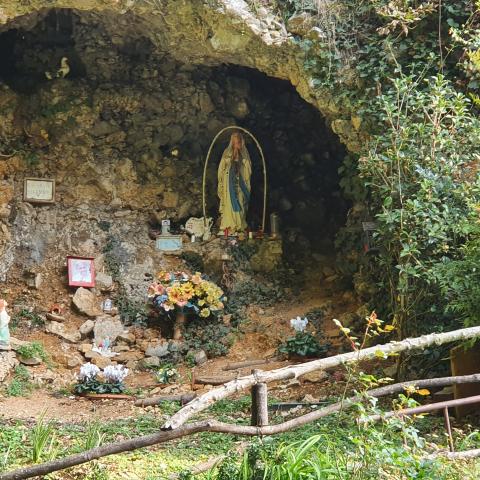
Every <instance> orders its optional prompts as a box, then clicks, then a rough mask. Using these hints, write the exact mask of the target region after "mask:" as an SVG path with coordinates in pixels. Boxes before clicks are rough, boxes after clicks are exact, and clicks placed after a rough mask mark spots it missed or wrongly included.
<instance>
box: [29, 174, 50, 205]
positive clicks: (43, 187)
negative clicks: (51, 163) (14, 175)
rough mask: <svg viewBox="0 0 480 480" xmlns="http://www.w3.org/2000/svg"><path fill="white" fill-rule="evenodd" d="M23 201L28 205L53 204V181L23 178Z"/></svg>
mask: <svg viewBox="0 0 480 480" xmlns="http://www.w3.org/2000/svg"><path fill="white" fill-rule="evenodd" d="M23 200H24V201H25V202H30V203H54V202H55V180H52V179H48V178H25V179H24V181H23Z"/></svg>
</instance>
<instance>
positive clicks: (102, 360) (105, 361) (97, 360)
mask: <svg viewBox="0 0 480 480" xmlns="http://www.w3.org/2000/svg"><path fill="white" fill-rule="evenodd" d="M91 362H92V363H93V364H94V365H96V366H97V367H98V368H101V369H102V370H103V369H104V368H105V367H108V366H109V365H112V360H111V359H110V358H108V357H102V355H98V354H97V355H96V356H95V357H93V358H92V359H91Z"/></svg>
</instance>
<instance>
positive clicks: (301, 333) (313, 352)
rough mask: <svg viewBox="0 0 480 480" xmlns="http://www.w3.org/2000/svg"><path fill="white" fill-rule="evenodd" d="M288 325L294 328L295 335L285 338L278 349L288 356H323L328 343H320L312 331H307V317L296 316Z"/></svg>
mask: <svg viewBox="0 0 480 480" xmlns="http://www.w3.org/2000/svg"><path fill="white" fill-rule="evenodd" d="M290 326H291V327H292V328H293V329H294V330H295V336H294V337H290V338H287V340H286V341H285V342H284V343H282V344H281V345H280V347H279V348H278V351H279V352H280V353H283V354H286V355H288V356H299V357H323V356H325V354H326V352H327V351H328V349H329V347H330V345H329V344H326V345H320V343H319V342H318V340H317V339H316V338H315V336H314V335H313V333H310V332H307V331H306V329H307V326H308V319H307V318H306V317H305V318H301V317H297V318H292V319H291V320H290Z"/></svg>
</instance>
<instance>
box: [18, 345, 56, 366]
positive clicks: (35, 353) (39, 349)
mask: <svg viewBox="0 0 480 480" xmlns="http://www.w3.org/2000/svg"><path fill="white" fill-rule="evenodd" d="M17 353H18V354H19V355H20V356H21V357H23V358H26V359H29V358H39V359H40V360H42V361H44V362H45V361H47V360H48V355H47V352H45V349H44V347H43V345H42V344H41V343H39V342H32V343H27V344H25V345H21V346H20V347H18V348H17Z"/></svg>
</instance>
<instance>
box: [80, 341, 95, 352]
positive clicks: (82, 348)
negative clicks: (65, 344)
mask: <svg viewBox="0 0 480 480" xmlns="http://www.w3.org/2000/svg"><path fill="white" fill-rule="evenodd" d="M92 348H93V345H92V344H90V343H82V344H81V345H80V346H79V347H78V351H79V352H82V353H87V352H91V351H92Z"/></svg>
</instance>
